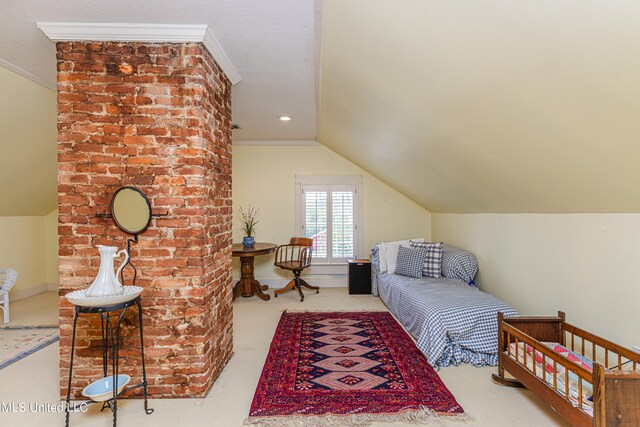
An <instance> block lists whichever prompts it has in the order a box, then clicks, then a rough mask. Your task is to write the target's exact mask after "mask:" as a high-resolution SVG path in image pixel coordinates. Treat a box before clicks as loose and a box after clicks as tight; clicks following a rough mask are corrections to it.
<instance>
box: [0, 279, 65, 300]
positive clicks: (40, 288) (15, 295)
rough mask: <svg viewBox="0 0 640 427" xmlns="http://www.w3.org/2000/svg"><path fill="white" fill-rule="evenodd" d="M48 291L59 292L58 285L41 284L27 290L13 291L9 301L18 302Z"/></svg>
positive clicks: (10, 293)
mask: <svg viewBox="0 0 640 427" xmlns="http://www.w3.org/2000/svg"><path fill="white" fill-rule="evenodd" d="M47 291H49V292H52V291H55V292H57V291H58V285H57V284H55V283H41V284H39V285H36V286H31V287H30V288H26V289H17V290H11V291H10V292H9V301H18V300H21V299H25V298H29V297H32V296H34V295H38V294H41V293H43V292H47Z"/></svg>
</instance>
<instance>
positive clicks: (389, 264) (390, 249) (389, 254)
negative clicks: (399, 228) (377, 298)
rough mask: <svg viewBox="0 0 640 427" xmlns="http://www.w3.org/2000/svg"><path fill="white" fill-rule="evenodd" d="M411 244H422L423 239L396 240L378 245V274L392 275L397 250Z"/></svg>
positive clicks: (394, 268) (394, 269)
mask: <svg viewBox="0 0 640 427" xmlns="http://www.w3.org/2000/svg"><path fill="white" fill-rule="evenodd" d="M411 242H424V238H416V239H410V240H396V241H395V242H385V243H379V244H378V261H379V263H380V273H389V274H393V273H394V272H395V271H396V260H397V259H398V248H399V247H400V246H406V247H409V245H410V244H411Z"/></svg>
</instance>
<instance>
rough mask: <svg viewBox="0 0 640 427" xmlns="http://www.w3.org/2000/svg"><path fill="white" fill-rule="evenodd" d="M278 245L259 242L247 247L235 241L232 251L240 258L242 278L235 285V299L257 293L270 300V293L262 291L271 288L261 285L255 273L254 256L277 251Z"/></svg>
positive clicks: (265, 299) (261, 297)
mask: <svg viewBox="0 0 640 427" xmlns="http://www.w3.org/2000/svg"><path fill="white" fill-rule="evenodd" d="M276 247H277V245H274V244H273V243H258V242H256V244H255V245H253V246H250V247H248V248H245V247H244V246H243V245H242V243H234V244H233V246H232V247H231V253H232V255H233V256H234V257H239V258H240V280H238V283H236V285H235V286H234V287H233V299H234V300H235V299H236V298H238V297H239V296H241V295H242V296H243V297H245V298H249V297H252V296H254V295H257V296H258V298H260V299H262V300H264V301H269V299H270V298H271V297H270V296H269V295H267V294H265V293H264V292H262V291H266V290H267V289H269V286H267V285H261V284H260V282H258V281H257V280H256V278H255V276H254V275H253V258H254V257H256V256H260V255H267V254H270V253H272V252H275V250H276Z"/></svg>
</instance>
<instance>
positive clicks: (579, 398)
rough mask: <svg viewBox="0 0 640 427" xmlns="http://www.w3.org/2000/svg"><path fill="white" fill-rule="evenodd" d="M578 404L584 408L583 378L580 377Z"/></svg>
mask: <svg viewBox="0 0 640 427" xmlns="http://www.w3.org/2000/svg"><path fill="white" fill-rule="evenodd" d="M578 405H579V408H580V409H582V378H579V381H578Z"/></svg>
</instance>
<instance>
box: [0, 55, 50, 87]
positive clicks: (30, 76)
mask: <svg viewBox="0 0 640 427" xmlns="http://www.w3.org/2000/svg"><path fill="white" fill-rule="evenodd" d="M0 67H4V68H6V69H7V70H9V71H13V72H14V73H16V74H19V75H21V76H22V77H25V78H27V79H29V80H31V81H33V82H35V83H38V84H39V85H41V86H44V87H46V88H47V89H51V90H56V84H55V83H53V82H50V81H48V80H45V79H41V78H40V77H38V76H36V75H35V74H31V73H30V72H28V71H25V70H23V69H22V68H20V67H18V66H16V65H13V64H12V63H11V62H7V61H5V60H4V59H0Z"/></svg>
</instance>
